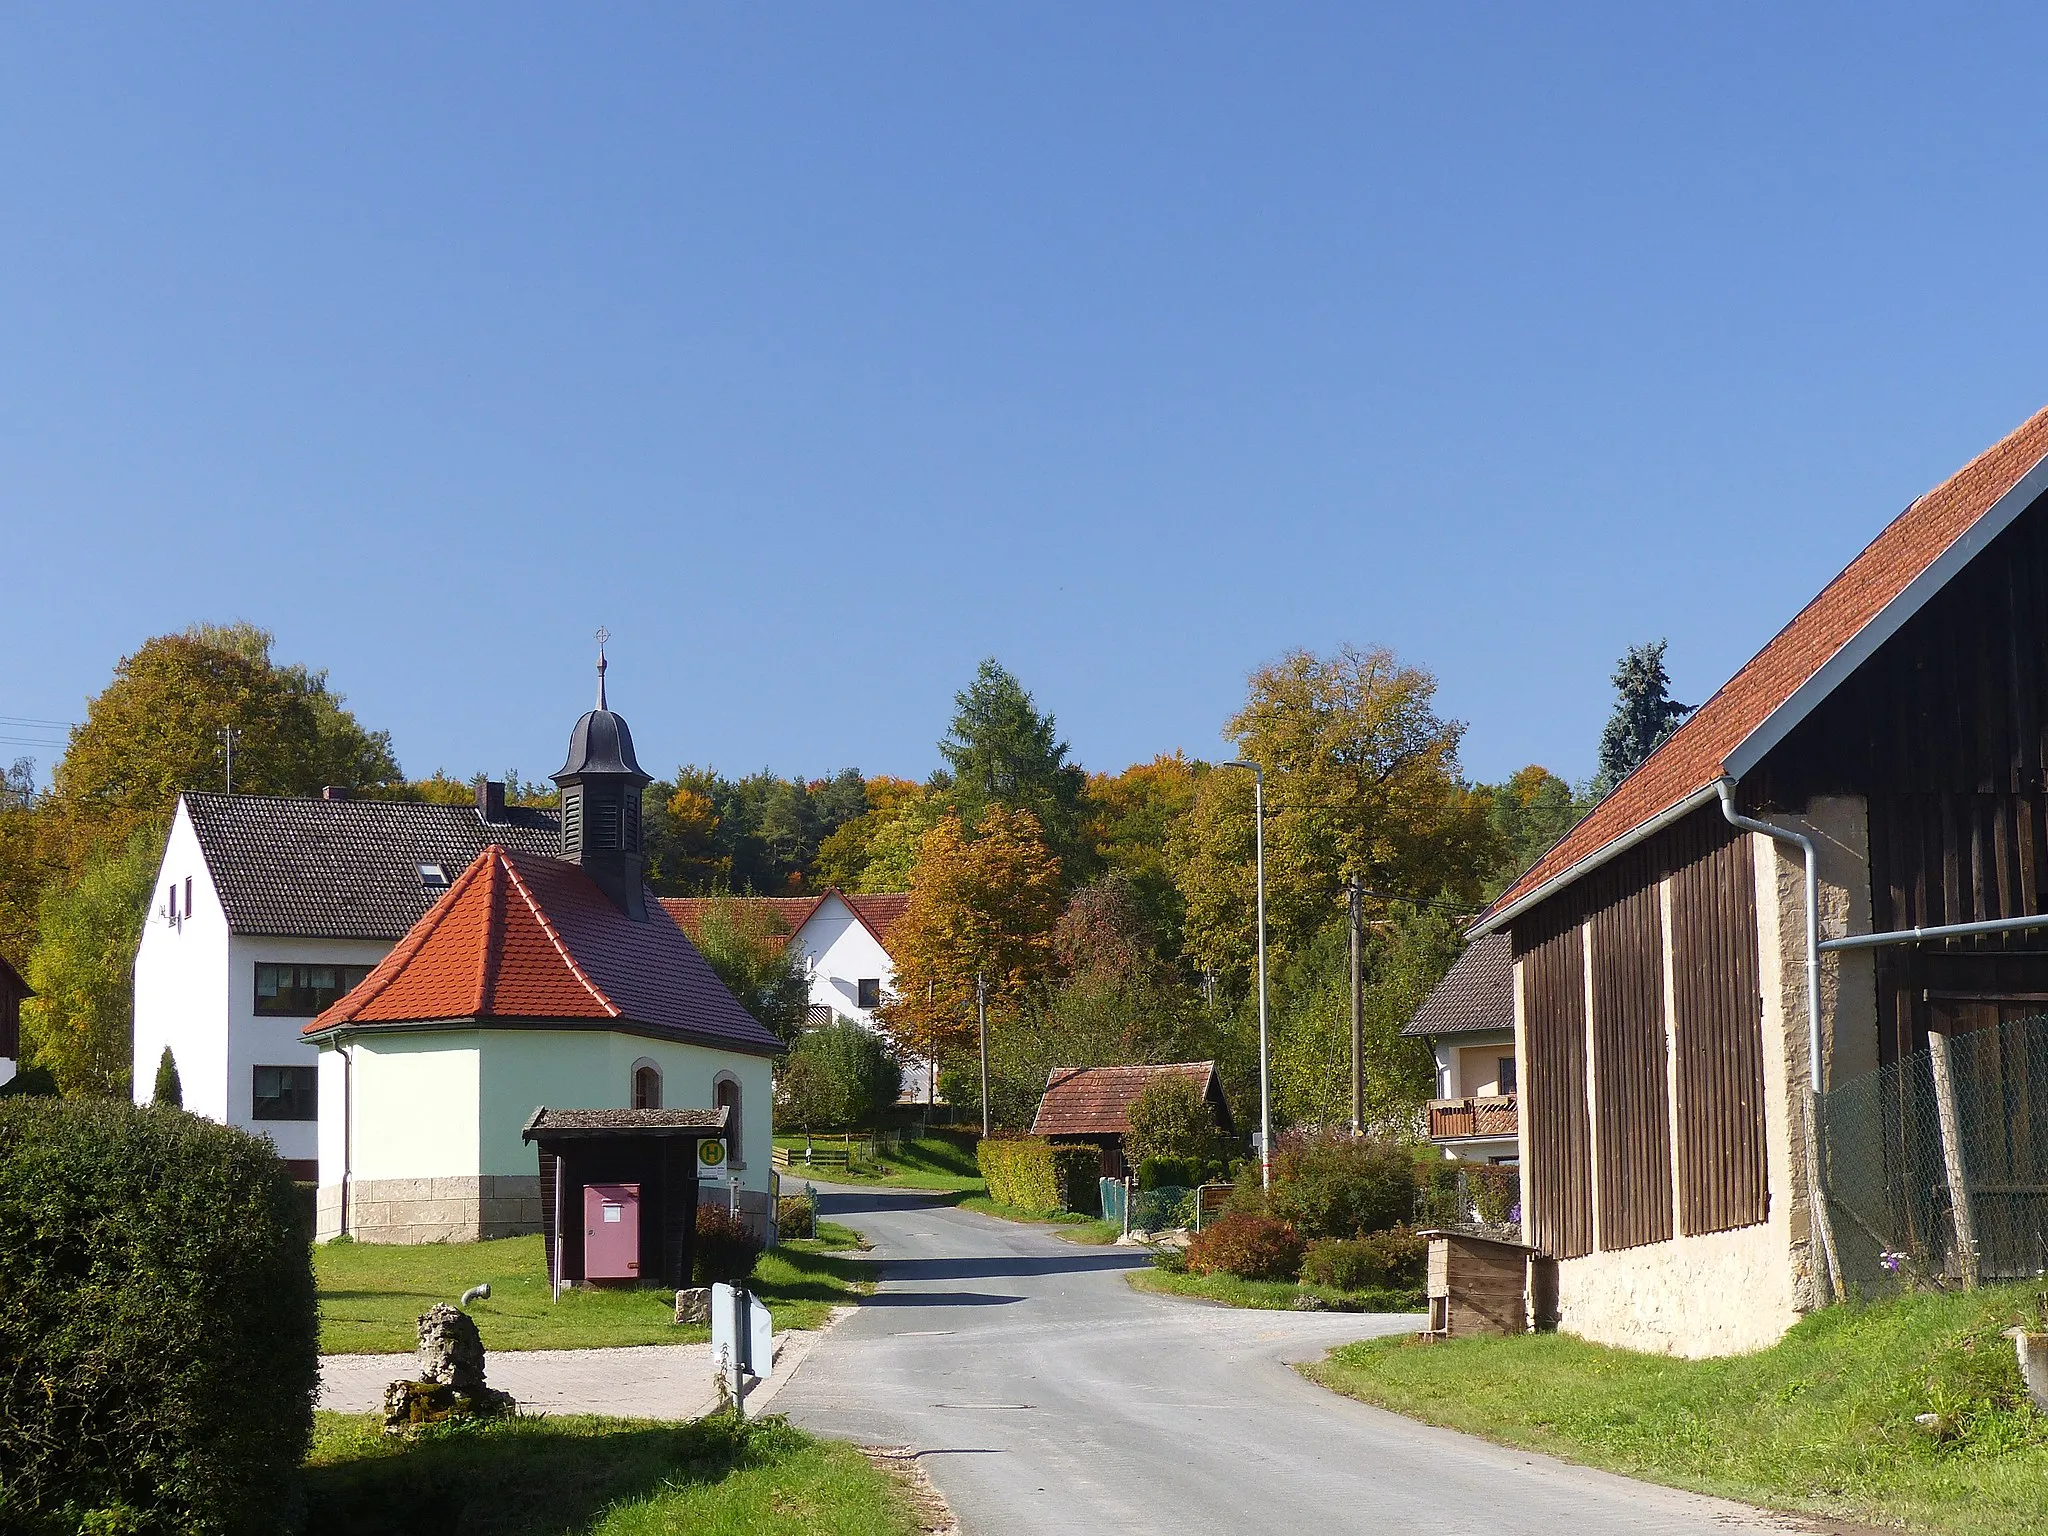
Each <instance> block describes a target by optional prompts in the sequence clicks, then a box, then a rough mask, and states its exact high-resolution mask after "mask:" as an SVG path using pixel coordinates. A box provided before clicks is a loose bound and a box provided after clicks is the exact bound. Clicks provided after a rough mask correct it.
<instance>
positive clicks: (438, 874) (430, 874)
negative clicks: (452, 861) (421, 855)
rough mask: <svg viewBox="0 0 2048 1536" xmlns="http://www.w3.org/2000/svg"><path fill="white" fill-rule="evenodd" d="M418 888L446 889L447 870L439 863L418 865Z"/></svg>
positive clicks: (425, 889) (427, 889)
mask: <svg viewBox="0 0 2048 1536" xmlns="http://www.w3.org/2000/svg"><path fill="white" fill-rule="evenodd" d="M420 889H421V890H423V891H445V890H447V889H448V871H447V870H446V869H445V868H443V867H442V866H441V865H439V864H422V865H421V866H420Z"/></svg>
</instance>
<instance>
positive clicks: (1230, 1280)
mask: <svg viewBox="0 0 2048 1536" xmlns="http://www.w3.org/2000/svg"><path fill="white" fill-rule="evenodd" d="M1125 1278H1126V1279H1127V1280H1129V1281H1130V1283H1131V1287H1132V1289H1133V1290H1139V1291H1152V1292H1154V1293H1155V1294H1158V1295H1162V1296H1193V1297H1195V1298H1197V1299H1198V1300H1201V1301H1214V1302H1219V1303H1221V1304H1222V1305H1223V1306H1226V1307H1255V1308H1258V1309H1260V1310H1263V1311H1267V1312H1292V1311H1293V1310H1294V1304H1295V1303H1296V1302H1297V1301H1299V1300H1300V1299H1301V1298H1302V1297H1303V1296H1304V1295H1310V1296H1315V1297H1318V1298H1319V1299H1321V1300H1322V1301H1323V1302H1324V1303H1325V1304H1326V1305H1327V1306H1329V1307H1330V1309H1331V1310H1332V1311H1349V1312H1420V1311H1422V1310H1423V1306H1422V1293H1421V1292H1420V1291H1338V1290H1332V1289H1331V1288H1330V1287H1328V1286H1323V1285H1296V1284H1295V1283H1294V1282H1293V1281H1292V1280H1240V1279H1238V1278H1237V1276H1235V1275H1176V1274H1172V1273H1170V1272H1169V1271H1167V1270H1163V1269H1134V1270H1132V1271H1131V1272H1130V1274H1129V1275H1127V1276H1125Z"/></svg>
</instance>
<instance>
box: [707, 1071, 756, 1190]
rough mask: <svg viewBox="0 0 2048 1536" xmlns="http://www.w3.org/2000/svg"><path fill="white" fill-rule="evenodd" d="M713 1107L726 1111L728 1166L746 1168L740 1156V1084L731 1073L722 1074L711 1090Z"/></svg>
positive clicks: (744, 1161)
mask: <svg viewBox="0 0 2048 1536" xmlns="http://www.w3.org/2000/svg"><path fill="white" fill-rule="evenodd" d="M711 1099H712V1104H713V1107H715V1108H718V1109H722V1110H724V1111H725V1146H726V1166H727V1167H728V1168H744V1167H746V1166H747V1163H746V1159H745V1158H743V1157H742V1156H740V1083H739V1079H738V1078H736V1077H734V1076H733V1075H732V1074H731V1073H730V1072H721V1073H720V1074H719V1076H718V1084H717V1086H716V1087H714V1088H713V1089H712V1090H711Z"/></svg>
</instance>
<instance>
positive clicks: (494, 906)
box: [476, 843, 505, 1019]
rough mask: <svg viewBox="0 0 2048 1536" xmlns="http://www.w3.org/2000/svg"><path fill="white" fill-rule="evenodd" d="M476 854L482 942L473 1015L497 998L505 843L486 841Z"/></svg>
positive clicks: (502, 948)
mask: <svg viewBox="0 0 2048 1536" xmlns="http://www.w3.org/2000/svg"><path fill="white" fill-rule="evenodd" d="M478 857H479V858H480V859H481V860H482V861H484V862H485V864H486V865H487V868H486V869H485V871H484V942H483V944H482V945H481V946H480V948H481V953H479V954H478V956H477V975H476V1016H477V1017H478V1018H480V1019H481V1018H486V1017H488V1016H489V1014H490V1012H491V1008H492V1005H493V1004H495V1003H496V1002H497V1000H498V962H499V960H500V959H501V958H502V957H503V955H504V953H505V871H504V860H505V847H504V844H502V843H486V844H485V845H484V851H483V852H482V853H481V854H480V855H478Z"/></svg>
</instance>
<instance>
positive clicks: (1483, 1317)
mask: <svg viewBox="0 0 2048 1536" xmlns="http://www.w3.org/2000/svg"><path fill="white" fill-rule="evenodd" d="M1423 1236H1425V1237H1427V1238H1428V1239H1429V1278H1428V1283H1427V1285H1426V1286H1425V1288H1424V1289H1425V1292H1426V1294H1427V1296H1428V1298H1429V1329H1428V1331H1429V1333H1430V1334H1432V1335H1434V1336H1435V1337H1437V1338H1470V1337H1471V1336H1473V1335H1474V1334H1484V1333H1527V1332H1528V1331H1529V1302H1528V1287H1529V1261H1530V1259H1531V1257H1532V1254H1531V1252H1530V1250H1529V1249H1528V1248H1526V1247H1524V1246H1522V1245H1521V1244H1520V1243H1503V1242H1499V1241H1497V1240H1496V1239H1494V1238H1490V1237H1475V1236H1473V1235H1471V1234H1470V1233H1466V1232H1426V1233H1424V1234H1423Z"/></svg>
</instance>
